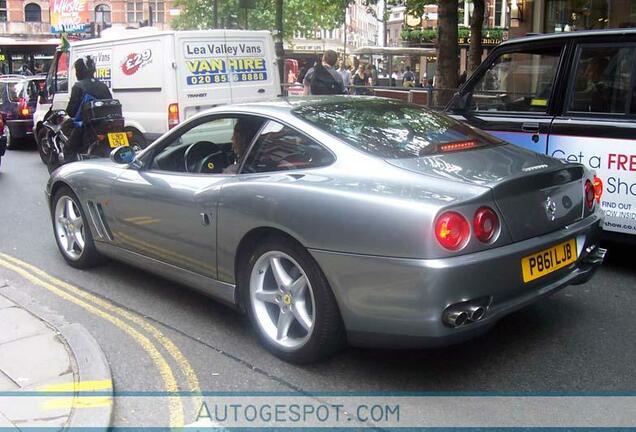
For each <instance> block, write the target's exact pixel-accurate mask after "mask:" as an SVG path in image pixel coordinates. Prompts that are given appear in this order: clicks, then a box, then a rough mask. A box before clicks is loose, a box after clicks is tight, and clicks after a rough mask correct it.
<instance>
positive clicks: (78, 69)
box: [64, 56, 113, 160]
mask: <svg viewBox="0 0 636 432" xmlns="http://www.w3.org/2000/svg"><path fill="white" fill-rule="evenodd" d="M73 66H74V67H75V76H76V77H77V82H76V83H75V85H73V88H72V89H71V98H70V99H69V101H68V105H67V106H66V113H67V114H68V115H69V116H71V117H73V119H74V120H75V122H76V124H77V125H78V124H79V122H80V121H81V111H82V106H83V104H84V102H85V101H86V100H88V99H112V97H113V96H112V95H111V93H110V90H109V89H108V86H107V85H106V84H104V83H103V82H101V81H99V80H97V79H95V78H94V75H95V70H96V68H95V62H94V61H93V59H92V58H91V57H90V56H86V58H79V59H77V60H76V61H75V63H74V64H73ZM83 134H84V127H83V126H82V127H75V128H74V129H73V132H72V133H71V136H70V137H69V140H68V144H67V148H66V149H64V150H65V151H64V153H65V154H64V156H65V159H66V160H75V158H76V155H77V153H78V152H79V151H80V150H81V148H82V145H83V139H82V138H83Z"/></svg>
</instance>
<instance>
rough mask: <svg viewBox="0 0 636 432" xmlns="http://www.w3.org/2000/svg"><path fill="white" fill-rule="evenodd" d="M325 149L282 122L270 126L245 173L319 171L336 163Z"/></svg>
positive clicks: (257, 143) (263, 133)
mask: <svg viewBox="0 0 636 432" xmlns="http://www.w3.org/2000/svg"><path fill="white" fill-rule="evenodd" d="M334 160H335V159H334V156H333V155H332V154H331V153H330V152H329V151H328V150H327V149H325V148H324V147H323V146H321V145H320V144H318V143H316V142H315V141H313V140H311V139H309V138H308V137H306V136H305V135H303V134H301V133H300V132H297V131H296V130H294V129H292V128H290V127H288V126H284V125H282V124H280V123H278V122H275V121H270V122H268V123H267V124H266V125H265V127H264V128H263V130H262V131H261V133H260V135H259V136H258V138H257V139H256V142H255V143H254V145H253V147H252V149H251V150H250V152H249V154H248V155H247V159H246V161H245V165H244V166H243V169H242V171H241V172H242V173H262V172H272V171H287V170H294V169H307V168H318V167H323V166H327V165H330V164H331V163H333V162H334Z"/></svg>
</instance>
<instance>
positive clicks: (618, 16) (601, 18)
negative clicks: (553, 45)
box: [510, 0, 636, 37]
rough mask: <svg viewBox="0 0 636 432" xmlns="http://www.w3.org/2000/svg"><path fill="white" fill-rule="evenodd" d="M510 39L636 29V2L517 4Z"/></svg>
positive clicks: (520, 0)
mask: <svg viewBox="0 0 636 432" xmlns="http://www.w3.org/2000/svg"><path fill="white" fill-rule="evenodd" d="M513 3H514V4H513V5H512V6H513V8H514V11H513V13H511V18H510V35H511V37H517V36H524V35H525V34H527V33H529V32H534V33H554V32H568V31H580V30H600V29H609V28H626V27H636V1H634V0H514V1H513Z"/></svg>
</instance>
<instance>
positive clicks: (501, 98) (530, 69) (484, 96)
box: [469, 47, 561, 113]
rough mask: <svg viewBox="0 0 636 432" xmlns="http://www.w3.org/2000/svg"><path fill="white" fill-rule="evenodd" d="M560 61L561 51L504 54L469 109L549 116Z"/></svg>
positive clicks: (476, 90)
mask: <svg viewBox="0 0 636 432" xmlns="http://www.w3.org/2000/svg"><path fill="white" fill-rule="evenodd" d="M560 57H561V48H560V47H548V48H543V49H537V50H525V51H517V52H507V53H502V54H501V55H500V56H499V57H497V58H496V59H495V60H494V61H493V63H492V64H491V65H490V67H489V68H488V70H487V71H486V72H485V73H484V74H483V75H482V76H481V77H480V78H479V80H478V81H477V83H476V84H475V86H474V87H473V90H472V97H471V104H470V106H469V109H470V110H471V111H503V112H538V113H543V112H546V111H547V109H548V104H549V102H550V94H551V93H552V87H553V84H554V80H555V77H556V72H557V67H558V64H559V59H560Z"/></svg>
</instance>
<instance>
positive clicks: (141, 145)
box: [130, 129, 148, 153]
mask: <svg viewBox="0 0 636 432" xmlns="http://www.w3.org/2000/svg"><path fill="white" fill-rule="evenodd" d="M131 132H132V134H133V136H132V138H131V139H130V146H131V147H132V149H133V150H134V151H135V153H139V152H140V151H141V150H143V149H145V148H146V147H147V146H148V142H147V141H146V138H144V136H143V134H142V133H141V132H139V131H138V130H136V129H132V130H131Z"/></svg>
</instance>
